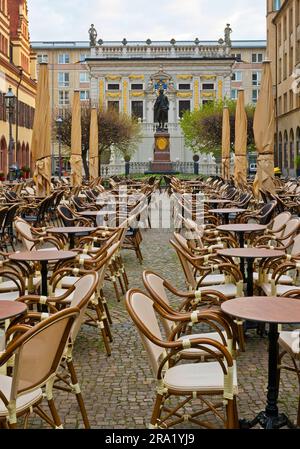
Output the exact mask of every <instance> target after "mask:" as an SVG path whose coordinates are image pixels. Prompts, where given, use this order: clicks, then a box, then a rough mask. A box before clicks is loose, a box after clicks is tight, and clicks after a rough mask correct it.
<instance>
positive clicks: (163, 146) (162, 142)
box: [156, 137, 168, 151]
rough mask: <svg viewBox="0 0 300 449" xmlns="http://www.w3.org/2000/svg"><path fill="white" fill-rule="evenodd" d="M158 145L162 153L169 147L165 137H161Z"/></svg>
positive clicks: (157, 142)
mask: <svg viewBox="0 0 300 449" xmlns="http://www.w3.org/2000/svg"><path fill="white" fill-rule="evenodd" d="M156 145H157V148H158V149H159V150H160V151H164V150H165V149H166V148H167V147H168V139H166V138H165V137H159V138H158V139H157V141H156Z"/></svg>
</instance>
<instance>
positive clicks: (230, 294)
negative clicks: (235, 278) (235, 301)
mask: <svg viewBox="0 0 300 449" xmlns="http://www.w3.org/2000/svg"><path fill="white" fill-rule="evenodd" d="M198 290H200V291H201V292H205V291H207V290H215V291H217V292H219V293H223V295H225V296H227V298H236V296H237V287H236V285H235V284H221V285H210V286H206V287H200V288H198Z"/></svg>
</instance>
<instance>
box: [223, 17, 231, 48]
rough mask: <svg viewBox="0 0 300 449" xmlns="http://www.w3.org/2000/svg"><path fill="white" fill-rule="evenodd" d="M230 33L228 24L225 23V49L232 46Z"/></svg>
mask: <svg viewBox="0 0 300 449" xmlns="http://www.w3.org/2000/svg"><path fill="white" fill-rule="evenodd" d="M231 33H232V29H231V28H230V23H227V26H226V28H225V38H224V41H225V44H226V46H227V47H231V44H232V43H231V37H230V35H231Z"/></svg>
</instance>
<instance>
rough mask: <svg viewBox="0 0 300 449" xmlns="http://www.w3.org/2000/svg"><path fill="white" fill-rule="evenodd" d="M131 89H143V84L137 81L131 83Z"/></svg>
mask: <svg viewBox="0 0 300 449" xmlns="http://www.w3.org/2000/svg"><path fill="white" fill-rule="evenodd" d="M131 90H144V85H143V84H138V83H134V84H131Z"/></svg>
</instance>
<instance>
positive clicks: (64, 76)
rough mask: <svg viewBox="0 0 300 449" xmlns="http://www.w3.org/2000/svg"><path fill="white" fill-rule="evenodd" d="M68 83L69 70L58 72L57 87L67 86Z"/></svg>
mask: <svg viewBox="0 0 300 449" xmlns="http://www.w3.org/2000/svg"><path fill="white" fill-rule="evenodd" d="M69 85H70V74H69V72H59V73H58V86H59V87H69Z"/></svg>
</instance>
